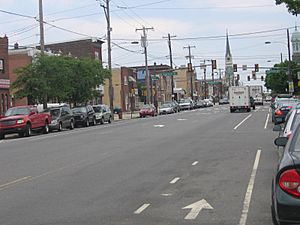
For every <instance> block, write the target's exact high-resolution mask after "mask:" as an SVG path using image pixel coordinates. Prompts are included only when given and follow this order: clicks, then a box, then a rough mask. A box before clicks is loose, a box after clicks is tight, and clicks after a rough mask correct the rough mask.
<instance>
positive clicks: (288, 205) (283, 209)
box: [274, 187, 300, 224]
mask: <svg viewBox="0 0 300 225" xmlns="http://www.w3.org/2000/svg"><path fill="white" fill-rule="evenodd" d="M275 201H276V205H275V207H274V208H275V213H276V218H277V220H278V221H279V222H281V223H288V224H300V199H299V198H294V197H292V196H290V195H289V194H287V193H285V192H284V191H283V190H281V188H280V187H277V189H276V196H275Z"/></svg>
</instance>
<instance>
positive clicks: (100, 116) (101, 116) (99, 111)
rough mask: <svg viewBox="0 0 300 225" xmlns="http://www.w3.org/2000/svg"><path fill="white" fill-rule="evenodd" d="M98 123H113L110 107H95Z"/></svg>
mask: <svg viewBox="0 0 300 225" xmlns="http://www.w3.org/2000/svg"><path fill="white" fill-rule="evenodd" d="M93 109H94V111H95V116H96V121H97V123H100V124H103V123H105V122H108V123H111V120H112V113H111V111H110V108H109V107H108V105H93Z"/></svg>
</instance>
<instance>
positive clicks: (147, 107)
mask: <svg viewBox="0 0 300 225" xmlns="http://www.w3.org/2000/svg"><path fill="white" fill-rule="evenodd" d="M150 108H151V106H150V105H144V106H143V107H142V109H150Z"/></svg>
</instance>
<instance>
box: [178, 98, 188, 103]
mask: <svg viewBox="0 0 300 225" xmlns="http://www.w3.org/2000/svg"><path fill="white" fill-rule="evenodd" d="M179 102H180V103H189V102H190V100H189V99H180V101H179Z"/></svg>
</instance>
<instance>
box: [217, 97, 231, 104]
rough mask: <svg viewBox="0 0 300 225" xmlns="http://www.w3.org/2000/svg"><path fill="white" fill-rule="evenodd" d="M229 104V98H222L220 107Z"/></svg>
mask: <svg viewBox="0 0 300 225" xmlns="http://www.w3.org/2000/svg"><path fill="white" fill-rule="evenodd" d="M224 104H229V100H228V98H221V99H220V100H219V105H224Z"/></svg>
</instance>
